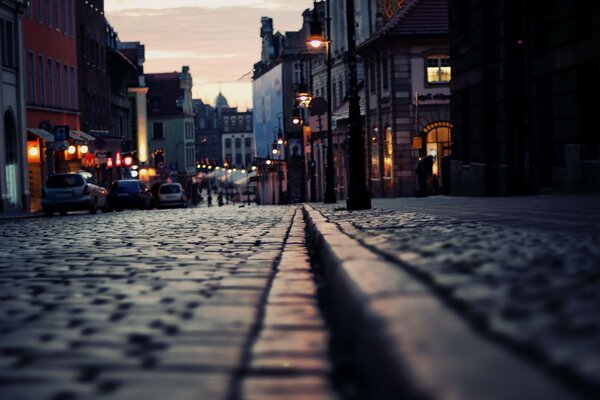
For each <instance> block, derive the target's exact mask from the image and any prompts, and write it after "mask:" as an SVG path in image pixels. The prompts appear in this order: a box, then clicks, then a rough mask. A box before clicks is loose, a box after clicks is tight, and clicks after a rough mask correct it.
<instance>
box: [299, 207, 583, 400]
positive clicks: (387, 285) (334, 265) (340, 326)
mask: <svg viewBox="0 0 600 400" xmlns="http://www.w3.org/2000/svg"><path fill="white" fill-rule="evenodd" d="M303 211H304V216H305V219H306V223H307V229H308V231H307V233H308V243H309V245H310V246H311V247H312V249H313V251H314V253H315V254H317V255H318V257H319V262H320V263H321V265H322V266H323V270H324V274H325V279H326V281H327V283H328V285H329V291H330V299H329V301H330V304H331V314H332V320H333V324H334V332H335V333H336V334H337V335H339V339H340V340H341V341H342V343H343V345H342V346H343V348H344V349H346V351H347V352H348V353H349V354H347V356H348V357H349V358H350V359H352V360H354V361H353V364H354V365H353V367H354V368H355V369H356V371H357V373H358V375H359V376H362V377H365V382H361V383H362V384H363V386H364V387H365V390H366V391H367V392H368V394H369V398H370V399H396V398H403V399H488V400H495V399H545V400H551V399H575V398H579V397H578V396H577V395H575V394H573V393H572V392H571V391H570V390H568V389H567V388H565V387H564V386H562V385H561V384H559V383H557V382H555V381H553V380H552V378H550V377H549V376H547V375H546V374H544V373H543V372H542V371H540V370H538V369H536V368H535V367H534V366H532V365H531V364H529V363H528V362H527V361H525V360H523V359H521V358H519V357H518V356H517V355H515V354H513V353H510V352H509V351H507V350H505V349H503V348H501V347H500V346H498V345H497V344H495V343H493V342H491V341H490V340H488V339H486V338H484V337H482V336H481V335H480V334H479V333H477V332H475V331H474V330H473V329H472V328H471V327H469V326H468V324H467V323H466V322H465V321H464V320H463V319H461V318H460V317H458V316H457V315H456V314H455V313H454V311H452V310H451V309H450V308H448V307H446V306H445V305H444V304H442V302H441V301H440V300H439V299H438V298H437V297H436V296H435V295H434V294H433V293H432V292H431V291H430V289H429V288H428V287H426V286H425V285H424V284H423V283H422V282H421V281H420V280H418V279H417V278H415V277H413V276H412V275H411V274H409V273H408V272H406V270H405V269H403V268H402V267H401V266H399V265H397V264H394V263H391V262H389V261H387V260H385V259H384V258H383V257H381V256H379V255H377V254H375V253H373V252H371V251H370V250H368V249H366V248H365V247H363V246H362V245H361V244H360V243H359V242H358V241H356V240H354V239H352V238H351V237H349V236H347V235H346V234H344V233H342V232H341V231H340V230H339V229H338V228H337V226H336V225H335V224H333V223H330V222H328V221H327V220H326V219H325V217H323V215H322V214H321V213H319V212H318V211H317V210H315V209H314V208H313V207H312V206H310V205H305V206H304V208H303Z"/></svg>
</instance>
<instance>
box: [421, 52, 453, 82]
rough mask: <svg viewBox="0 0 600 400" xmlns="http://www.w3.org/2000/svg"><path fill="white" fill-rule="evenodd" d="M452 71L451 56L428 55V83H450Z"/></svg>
mask: <svg viewBox="0 0 600 400" xmlns="http://www.w3.org/2000/svg"><path fill="white" fill-rule="evenodd" d="M450 73H451V71H450V57H448V56H440V55H435V56H429V57H427V83H433V84H436V83H448V82H450V75H451V74H450Z"/></svg>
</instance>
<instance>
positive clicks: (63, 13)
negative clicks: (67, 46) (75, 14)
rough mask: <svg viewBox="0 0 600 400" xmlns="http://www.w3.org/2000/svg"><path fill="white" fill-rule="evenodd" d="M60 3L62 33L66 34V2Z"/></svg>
mask: <svg viewBox="0 0 600 400" xmlns="http://www.w3.org/2000/svg"><path fill="white" fill-rule="evenodd" d="M61 1H62V30H63V33H64V34H65V35H66V34H67V6H68V5H67V0H61Z"/></svg>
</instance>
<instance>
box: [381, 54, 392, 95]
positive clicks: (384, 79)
mask: <svg viewBox="0 0 600 400" xmlns="http://www.w3.org/2000/svg"><path fill="white" fill-rule="evenodd" d="M389 82H390V77H389V67H388V59H387V57H384V58H383V59H382V60H381V83H382V85H383V90H387V89H388V87H389V86H390V85H389Z"/></svg>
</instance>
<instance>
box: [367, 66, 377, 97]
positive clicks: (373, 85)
mask: <svg viewBox="0 0 600 400" xmlns="http://www.w3.org/2000/svg"><path fill="white" fill-rule="evenodd" d="M369 67H370V68H369V83H370V84H371V93H375V89H376V88H377V82H376V76H375V64H373V63H372V64H371V65H369Z"/></svg>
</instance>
